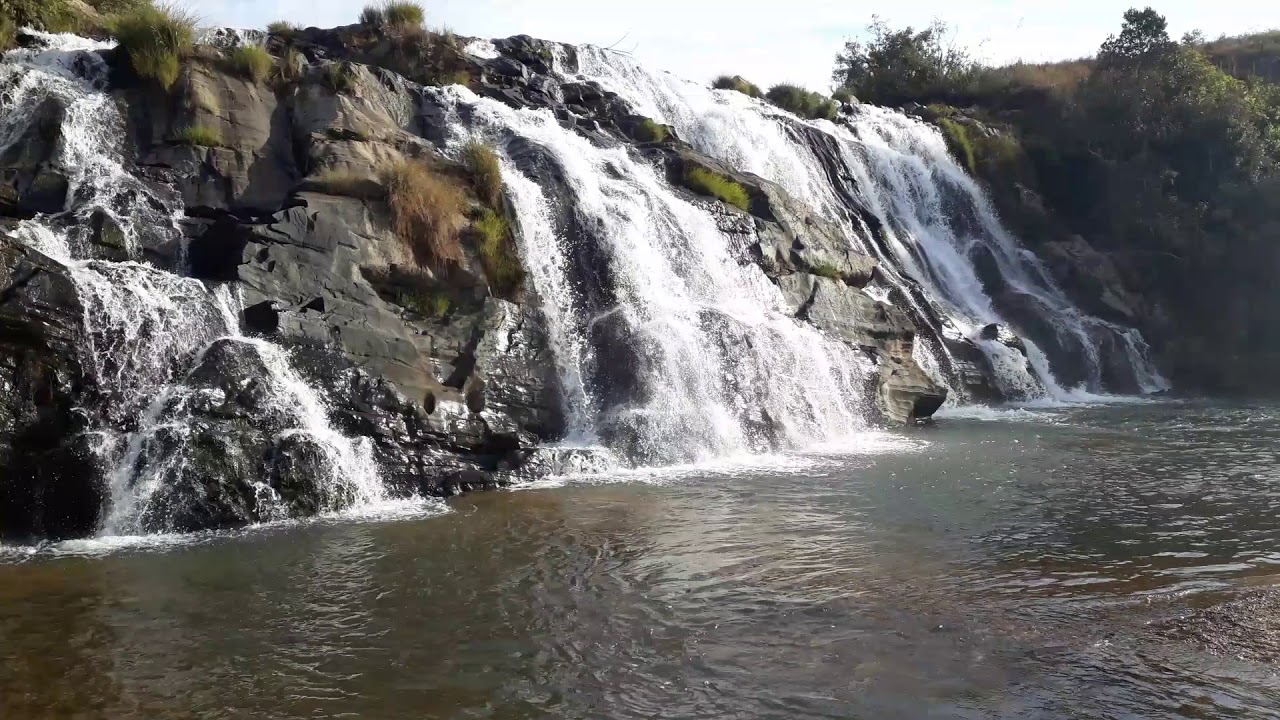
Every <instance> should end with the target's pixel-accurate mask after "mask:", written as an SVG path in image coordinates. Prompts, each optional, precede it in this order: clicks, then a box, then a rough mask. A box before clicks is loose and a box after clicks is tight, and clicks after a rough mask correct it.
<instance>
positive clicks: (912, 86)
mask: <svg viewBox="0 0 1280 720" xmlns="http://www.w3.org/2000/svg"><path fill="white" fill-rule="evenodd" d="M867 30H868V34H869V39H868V40H867V41H866V42H862V41H858V40H849V41H847V42H846V43H845V45H844V49H843V50H842V51H841V52H840V53H838V54H837V55H836V66H835V70H834V71H833V72H832V73H831V79H832V81H833V82H834V83H835V85H836V89H838V90H848V91H850V92H852V93H853V94H854V95H855V96H857V97H858V98H859V99H861V100H864V101H867V102H872V103H879V104H884V105H894V104H899V103H902V102H905V101H907V100H923V99H927V98H929V97H930V96H932V95H936V94H939V93H944V92H947V91H950V90H952V89H954V88H956V87H958V86H961V85H964V84H966V83H967V82H968V81H969V80H970V79H971V78H972V77H973V75H974V73H975V72H976V71H977V63H976V62H975V61H974V60H973V58H971V57H970V56H969V54H968V52H966V51H965V50H964V49H963V48H961V47H959V46H957V45H955V44H953V43H951V42H950V41H949V39H950V33H949V30H948V28H947V25H946V24H945V23H942V22H940V21H935V22H934V23H933V24H932V25H930V26H929V27H928V28H925V29H924V30H916V29H915V28H913V27H906V28H903V29H901V30H893V29H891V28H890V27H889V26H888V25H887V24H885V22H884V21H883V20H881V19H880V18H878V17H877V18H875V19H874V21H873V22H872V23H871V25H869V26H868V28H867Z"/></svg>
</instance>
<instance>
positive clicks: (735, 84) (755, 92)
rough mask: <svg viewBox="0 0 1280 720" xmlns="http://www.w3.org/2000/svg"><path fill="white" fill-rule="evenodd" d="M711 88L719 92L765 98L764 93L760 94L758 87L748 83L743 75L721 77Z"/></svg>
mask: <svg viewBox="0 0 1280 720" xmlns="http://www.w3.org/2000/svg"><path fill="white" fill-rule="evenodd" d="M711 87H713V88H715V89H717V90H736V91H738V92H740V93H742V94H743V95H748V96H750V97H753V98H761V97H764V93H763V92H760V87H759V86H758V85H755V84H754V83H750V82H747V80H746V79H745V78H743V77H742V76H741V75H733V76H729V75H721V76H720V77H718V78H716V79H715V81H714V82H712V83H711Z"/></svg>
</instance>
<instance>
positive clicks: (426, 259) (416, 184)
mask: <svg viewBox="0 0 1280 720" xmlns="http://www.w3.org/2000/svg"><path fill="white" fill-rule="evenodd" d="M386 186H387V204H388V205H389V206H390V208H391V226H392V229H393V230H394V231H395V233H396V235H397V236H398V237H399V238H400V239H401V241H403V242H404V243H405V245H406V246H407V247H408V248H409V250H410V252H412V253H413V256H414V259H416V260H417V261H418V264H419V265H422V266H429V267H434V268H442V267H444V266H445V265H446V264H448V263H451V262H459V261H461V260H462V258H463V254H462V247H461V246H460V245H459V244H458V233H459V231H460V230H461V229H462V224H463V215H464V213H465V212H466V205H467V202H466V197H465V195H464V194H463V192H462V189H461V188H460V187H458V186H457V184H455V183H454V182H452V181H450V180H449V179H448V178H446V177H444V176H442V175H440V174H438V173H436V172H434V171H432V170H431V168H430V167H428V166H427V165H426V164H425V163H423V162H420V161H406V162H402V163H399V164H397V165H395V166H394V167H392V168H391V169H390V170H389V171H388V172H387V177H386Z"/></svg>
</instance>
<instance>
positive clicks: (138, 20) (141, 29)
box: [109, 5, 196, 90]
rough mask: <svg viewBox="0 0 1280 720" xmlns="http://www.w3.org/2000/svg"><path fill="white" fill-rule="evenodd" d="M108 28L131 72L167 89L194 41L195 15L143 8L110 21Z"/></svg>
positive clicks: (173, 8)
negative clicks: (126, 59) (125, 58)
mask: <svg viewBox="0 0 1280 720" xmlns="http://www.w3.org/2000/svg"><path fill="white" fill-rule="evenodd" d="M109 29H110V30H111V34H112V35H114V36H115V38H116V40H117V41H118V42H119V45H120V49H121V50H123V51H124V53H125V56H126V57H127V58H128V59H129V66H130V67H131V68H133V72H134V73H135V74H136V75H137V76H138V77H140V78H144V79H148V80H155V81H156V82H157V83H158V84H159V85H160V86H161V87H163V88H165V89H166V90H167V89H169V88H170V87H172V86H173V83H174V82H176V81H177V79H178V73H179V72H180V70H181V62H182V57H183V56H184V55H186V54H187V53H188V52H189V51H190V50H191V45H192V43H193V42H194V40H195V31H196V16H195V15H193V14H192V13H190V12H188V11H187V10H183V9H181V8H178V7H176V6H173V5H157V6H150V5H144V6H139V7H136V8H134V9H132V10H129V11H126V12H125V13H123V14H121V15H117V16H115V17H114V18H112V19H111V21H110V28H109Z"/></svg>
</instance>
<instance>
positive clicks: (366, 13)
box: [360, 0, 427, 30]
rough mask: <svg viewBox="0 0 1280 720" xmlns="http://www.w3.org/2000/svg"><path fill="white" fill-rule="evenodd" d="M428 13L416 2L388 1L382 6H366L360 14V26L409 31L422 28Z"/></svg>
mask: <svg viewBox="0 0 1280 720" xmlns="http://www.w3.org/2000/svg"><path fill="white" fill-rule="evenodd" d="M426 15H427V14H426V12H425V11H424V10H423V9H422V6H421V5H419V4H418V3H416V2H404V1H403V0H401V1H397V0H388V2H385V3H383V4H382V5H381V6H378V5H366V6H365V8H364V10H362V11H361V12H360V24H361V25H367V26H369V27H375V28H394V29H397V30H407V29H413V28H421V27H422V21H423V20H424V19H426Z"/></svg>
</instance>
